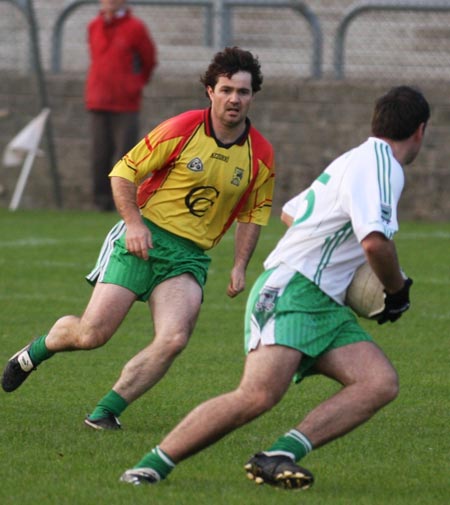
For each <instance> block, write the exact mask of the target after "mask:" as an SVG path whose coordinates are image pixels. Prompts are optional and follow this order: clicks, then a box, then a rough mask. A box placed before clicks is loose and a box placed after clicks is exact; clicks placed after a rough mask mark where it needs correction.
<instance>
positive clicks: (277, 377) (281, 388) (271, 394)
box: [239, 344, 302, 405]
mask: <svg viewBox="0 0 450 505" xmlns="http://www.w3.org/2000/svg"><path fill="white" fill-rule="evenodd" d="M301 358H302V353H301V352H299V351H298V350H297V349H293V348H291V347H286V346H283V345H276V344H273V345H262V344H260V345H259V346H258V347H257V348H256V349H254V350H252V351H250V352H249V353H248V355H247V358H246V360H245V367H244V374H243V376H242V379H241V383H240V386H239V387H240V389H241V390H242V391H244V392H245V393H246V394H248V395H252V396H253V395H258V394H263V395H265V396H266V397H267V402H268V403H269V404H272V405H273V404H275V403H276V402H278V401H279V400H280V399H281V398H282V396H283V395H284V393H285V392H286V390H287V389H288V387H289V385H290V384H291V382H292V378H293V376H294V374H295V372H296V371H297V368H298V366H299V363H300V360H301Z"/></svg>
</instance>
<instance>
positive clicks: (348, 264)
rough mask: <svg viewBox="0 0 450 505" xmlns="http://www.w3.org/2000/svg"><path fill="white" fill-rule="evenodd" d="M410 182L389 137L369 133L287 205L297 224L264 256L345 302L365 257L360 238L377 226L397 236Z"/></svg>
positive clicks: (266, 264)
mask: <svg viewBox="0 0 450 505" xmlns="http://www.w3.org/2000/svg"><path fill="white" fill-rule="evenodd" d="M403 185H404V174H403V169H402V167H401V165H400V164H399V163H398V162H397V160H396V159H395V158H394V156H393V154H392V150H391V147H390V146H389V144H387V143H386V142H385V141H383V140H381V139H378V138H375V137H369V138H368V139H367V140H366V142H364V143H363V144H361V145H360V146H358V147H356V148H354V149H352V150H350V151H348V152H346V153H344V154H343V155H342V156H340V157H339V158H337V159H336V160H335V161H333V162H332V163H331V164H330V165H329V166H328V167H327V168H326V169H325V170H324V171H323V172H322V174H321V175H320V176H319V177H318V178H317V179H316V180H315V181H314V182H313V183H312V184H311V186H310V187H309V188H307V189H305V190H304V191H303V192H302V193H300V194H299V195H297V196H296V197H294V198H293V199H292V200H290V201H289V202H287V203H286V204H285V206H284V207H283V211H284V212H285V213H287V214H288V215H290V216H292V217H293V218H294V222H293V224H292V226H290V228H289V229H288V230H287V232H286V234H285V235H284V236H283V237H282V239H281V240H280V241H279V242H278V244H277V246H276V247H275V249H274V250H273V251H272V253H271V254H270V255H269V256H268V258H267V259H266V261H265V262H264V267H265V268H266V269H269V268H274V267H276V266H278V265H280V264H285V265H287V266H288V267H290V268H292V269H293V270H296V271H298V272H300V273H301V274H303V275H304V276H305V277H307V278H308V279H310V280H311V281H313V282H314V283H315V284H317V286H319V287H320V289H322V291H324V292H325V293H326V294H327V295H329V296H330V297H331V298H333V299H334V300H336V301H337V302H338V303H340V304H343V303H344V299H345V292H346V289H347V287H348V285H349V284H350V281H351V279H352V277H353V274H354V273H355V270H356V269H357V268H358V266H360V265H361V264H362V263H364V261H365V257H364V251H363V249H362V246H361V244H360V242H361V241H362V240H363V239H364V238H365V237H366V236H367V235H368V234H369V233H371V232H374V231H377V232H380V233H383V234H384V235H385V236H386V237H387V238H388V239H392V237H393V236H394V234H395V232H397V231H398V221H397V204H398V201H399V198H400V195H401V192H402V189H403Z"/></svg>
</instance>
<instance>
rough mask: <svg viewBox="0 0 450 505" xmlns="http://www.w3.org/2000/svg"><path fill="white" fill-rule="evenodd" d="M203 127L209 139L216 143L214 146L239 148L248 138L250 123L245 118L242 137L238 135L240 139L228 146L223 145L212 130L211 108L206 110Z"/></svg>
mask: <svg viewBox="0 0 450 505" xmlns="http://www.w3.org/2000/svg"><path fill="white" fill-rule="evenodd" d="M205 127H206V134H207V135H208V136H209V137H212V138H213V139H214V140H215V141H216V144H217V145H218V146H219V147H223V148H224V149H228V148H230V147H232V146H234V145H238V146H241V145H243V144H244V143H245V141H246V140H247V137H248V132H249V131H250V127H251V122H250V119H249V118H248V117H246V118H245V130H244V131H243V132H242V135H240V137H239V138H238V139H236V140H235V141H234V142H231V143H230V144H224V143H223V142H221V141H220V140H219V139H218V138H217V137H216V134H215V132H214V128H213V125H212V120H211V107H209V108H208V109H206V118H205Z"/></svg>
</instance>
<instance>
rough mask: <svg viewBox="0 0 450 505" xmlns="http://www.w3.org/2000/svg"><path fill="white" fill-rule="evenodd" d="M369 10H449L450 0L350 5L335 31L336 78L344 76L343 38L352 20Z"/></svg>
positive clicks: (379, 0)
mask: <svg viewBox="0 0 450 505" xmlns="http://www.w3.org/2000/svg"><path fill="white" fill-rule="evenodd" d="M371 11H422V12H425V11H428V12H444V11H446V12H450V1H448V0H441V1H439V0H438V1H433V0H394V1H392V0H391V1H389V0H387V1H383V0H366V1H362V2H358V3H355V4H353V5H350V7H349V8H348V9H347V10H346V11H345V12H344V15H343V17H342V20H341V21H340V23H339V26H338V28H337V31H336V36H335V46H334V62H333V67H334V75H335V78H336V79H344V77H345V54H344V49H345V38H346V35H347V31H348V29H349V26H350V24H351V23H352V21H354V20H355V18H357V17H358V16H360V15H361V14H364V13H367V12H371Z"/></svg>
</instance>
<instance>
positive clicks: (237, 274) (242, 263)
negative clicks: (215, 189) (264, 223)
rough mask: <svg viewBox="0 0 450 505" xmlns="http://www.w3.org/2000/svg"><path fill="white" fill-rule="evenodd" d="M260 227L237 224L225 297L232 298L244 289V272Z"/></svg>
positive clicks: (249, 224) (252, 224) (251, 224)
mask: <svg viewBox="0 0 450 505" xmlns="http://www.w3.org/2000/svg"><path fill="white" fill-rule="evenodd" d="M260 232H261V226H260V225H258V224H254V223H237V225H236V232H235V237H234V265H233V268H232V270H231V278H230V283H229V285H228V289H227V295H228V296H230V297H231V298H233V297H234V296H236V295H238V294H239V293H241V292H242V291H244V289H245V271H246V269H247V265H248V262H249V261H250V258H251V257H252V254H253V251H254V250H255V247H256V244H257V242H258V238H259V234H260Z"/></svg>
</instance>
